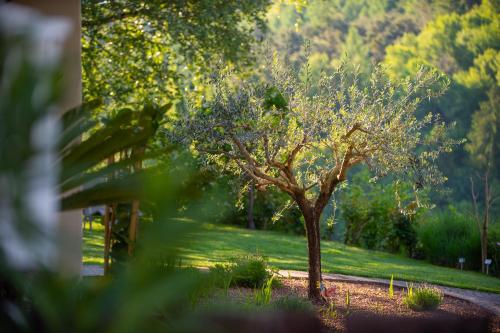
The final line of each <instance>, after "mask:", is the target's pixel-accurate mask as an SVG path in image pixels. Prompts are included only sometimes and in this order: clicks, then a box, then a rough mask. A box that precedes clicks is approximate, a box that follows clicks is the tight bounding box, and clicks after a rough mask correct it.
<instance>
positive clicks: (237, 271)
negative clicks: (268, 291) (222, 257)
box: [210, 254, 280, 289]
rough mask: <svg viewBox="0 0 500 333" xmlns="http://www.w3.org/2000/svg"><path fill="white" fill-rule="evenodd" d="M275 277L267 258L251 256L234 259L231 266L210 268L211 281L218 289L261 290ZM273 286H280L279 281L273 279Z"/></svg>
mask: <svg viewBox="0 0 500 333" xmlns="http://www.w3.org/2000/svg"><path fill="white" fill-rule="evenodd" d="M273 275H274V272H273V270H272V269H271V268H270V267H269V266H268V264H267V260H266V258H265V257H263V256H261V255H258V254H250V255H246V256H242V257H238V258H236V259H233V261H232V262H231V263H229V264H225V265H221V264H217V265H215V266H214V267H211V268H210V279H211V281H212V284H213V285H214V286H215V287H217V288H224V289H227V288H228V287H229V286H237V287H247V288H261V287H263V286H264V285H265V283H266V281H268V280H269V279H271V278H272V277H273ZM271 281H272V286H273V287H276V286H279V285H280V281H279V279H276V278H274V279H272V280H271Z"/></svg>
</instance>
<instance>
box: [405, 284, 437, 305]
mask: <svg viewBox="0 0 500 333" xmlns="http://www.w3.org/2000/svg"><path fill="white" fill-rule="evenodd" d="M442 301H443V294H442V293H441V291H440V290H439V289H437V288H435V287H430V286H425V285H424V286H420V287H417V288H415V290H413V287H412V286H410V287H408V290H407V293H406V295H405V297H404V298H403V303H404V304H405V305H406V306H408V307H409V308H410V309H412V310H415V311H422V310H434V309H437V308H438V307H439V305H440V304H441V302H442Z"/></svg>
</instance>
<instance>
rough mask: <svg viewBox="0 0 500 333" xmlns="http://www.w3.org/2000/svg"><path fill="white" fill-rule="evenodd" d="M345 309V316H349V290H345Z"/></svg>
mask: <svg viewBox="0 0 500 333" xmlns="http://www.w3.org/2000/svg"><path fill="white" fill-rule="evenodd" d="M345 308H346V314H347V315H349V313H351V295H350V294H349V289H347V293H346V294H345Z"/></svg>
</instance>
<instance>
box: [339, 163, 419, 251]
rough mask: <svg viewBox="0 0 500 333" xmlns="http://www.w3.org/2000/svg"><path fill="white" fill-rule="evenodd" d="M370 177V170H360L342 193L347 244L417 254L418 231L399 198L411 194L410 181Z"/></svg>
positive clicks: (342, 213)
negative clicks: (382, 181)
mask: <svg viewBox="0 0 500 333" xmlns="http://www.w3.org/2000/svg"><path fill="white" fill-rule="evenodd" d="M369 178H370V175H369V173H368V172H367V171H366V170H362V171H360V172H358V173H357V174H356V175H355V176H354V177H353V179H352V185H351V186H350V187H349V188H348V189H346V191H345V192H344V193H342V198H341V205H340V213H341V217H342V219H343V220H344V221H345V234H344V240H345V243H346V244H350V245H357V246H361V247H364V248H367V249H374V250H383V251H389V252H395V253H403V254H405V255H408V256H413V253H414V249H415V246H416V244H417V236H416V232H415V230H414V227H413V223H412V220H411V219H410V217H409V216H408V215H405V214H403V213H402V212H401V211H400V208H399V206H398V205H399V203H398V200H401V201H405V199H408V198H407V197H409V195H408V194H407V193H406V192H407V188H406V187H405V186H407V184H400V183H390V184H373V183H370V182H369ZM396 191H397V192H398V195H399V196H400V197H399V199H398V197H397V196H396ZM408 200H409V199H408Z"/></svg>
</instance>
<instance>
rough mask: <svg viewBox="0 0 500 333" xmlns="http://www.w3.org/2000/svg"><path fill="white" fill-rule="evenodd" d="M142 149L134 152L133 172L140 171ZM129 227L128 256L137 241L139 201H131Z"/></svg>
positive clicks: (132, 251)
mask: <svg viewBox="0 0 500 333" xmlns="http://www.w3.org/2000/svg"><path fill="white" fill-rule="evenodd" d="M143 151H144V148H139V149H137V151H136V152H135V155H136V157H138V160H137V162H135V165H134V171H135V172H139V171H140V170H141V169H142V160H141V159H140V156H141V155H142V153H143ZM130 215H131V216H130V226H129V229H128V232H129V233H128V240H129V243H128V255H129V256H131V255H132V254H133V253H134V249H135V242H136V240H137V229H138V224H139V200H134V201H132V211H131V213H130Z"/></svg>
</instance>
